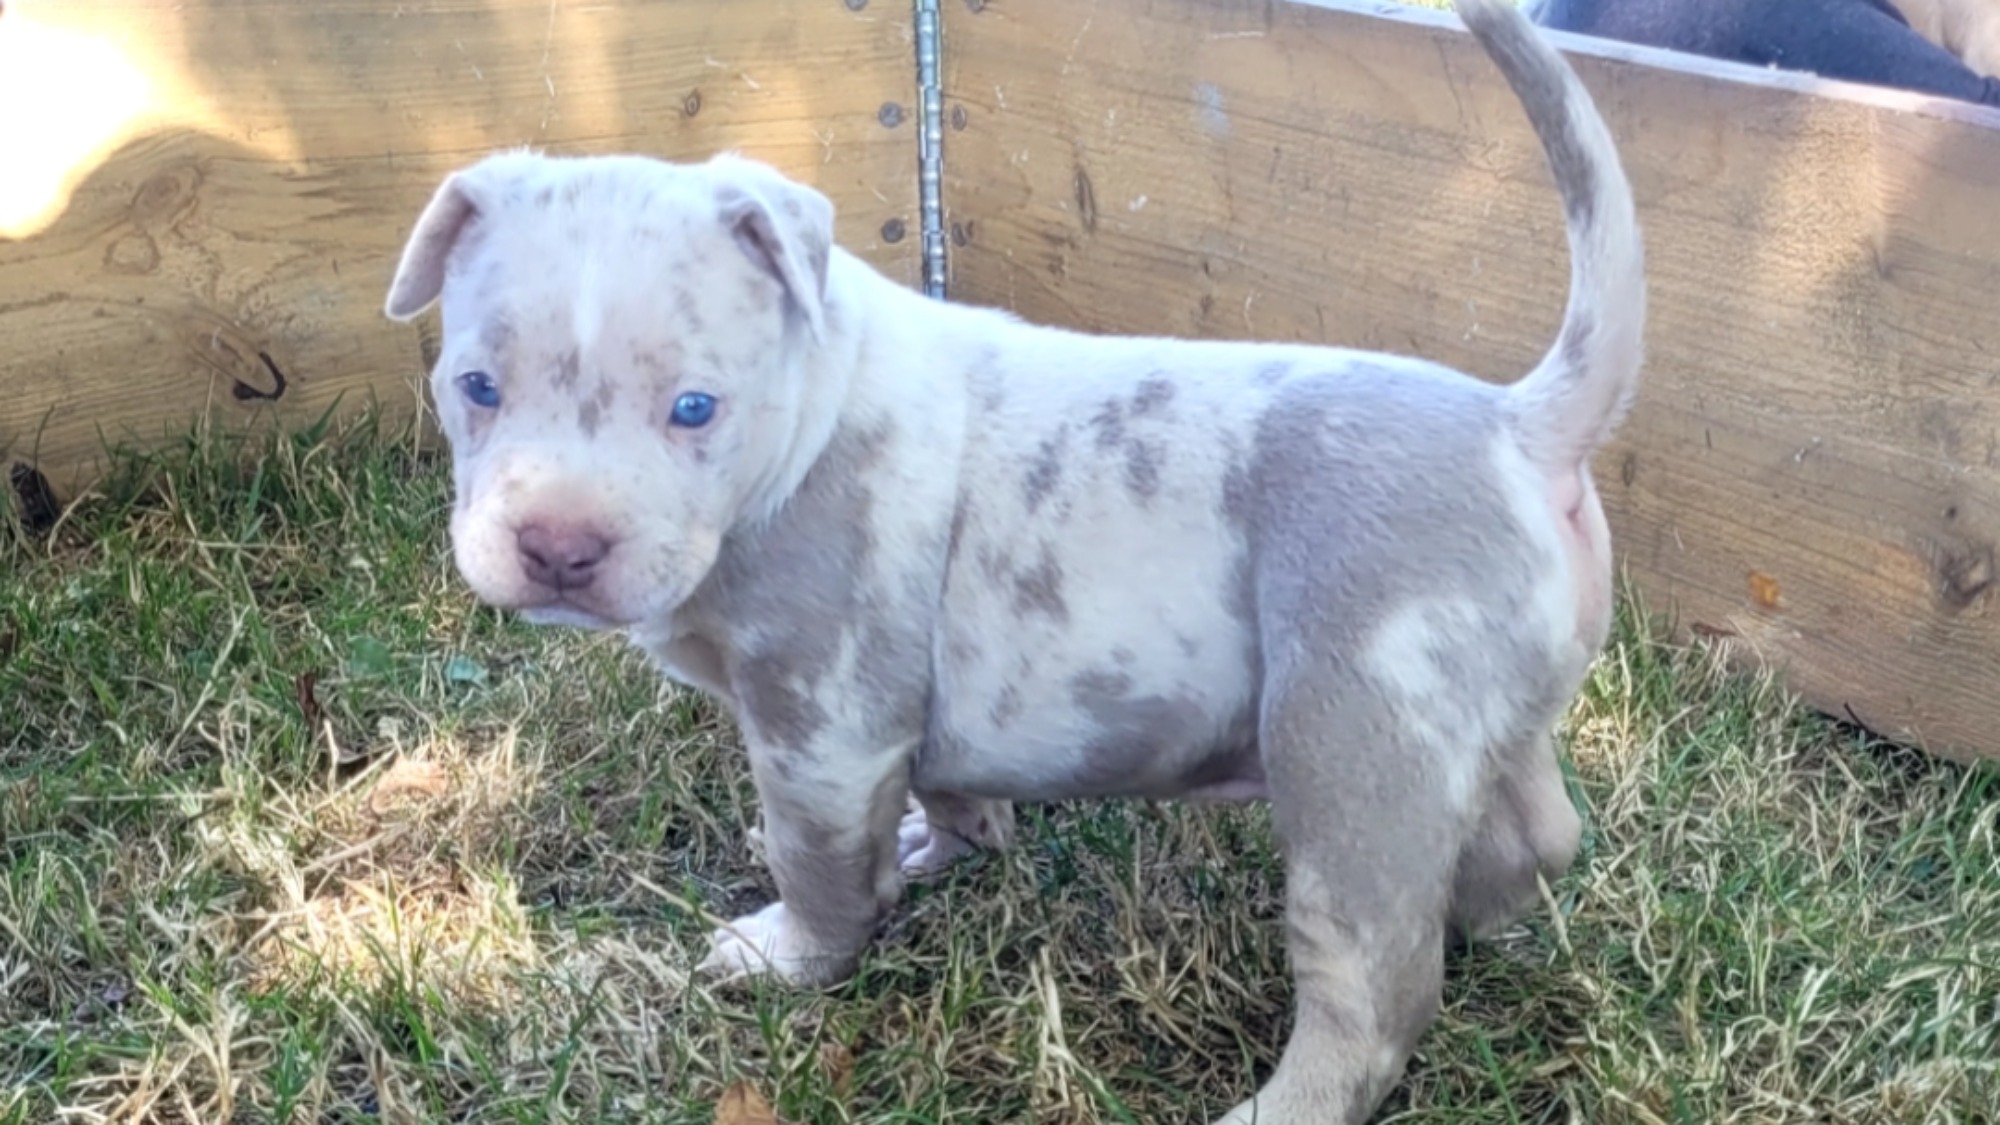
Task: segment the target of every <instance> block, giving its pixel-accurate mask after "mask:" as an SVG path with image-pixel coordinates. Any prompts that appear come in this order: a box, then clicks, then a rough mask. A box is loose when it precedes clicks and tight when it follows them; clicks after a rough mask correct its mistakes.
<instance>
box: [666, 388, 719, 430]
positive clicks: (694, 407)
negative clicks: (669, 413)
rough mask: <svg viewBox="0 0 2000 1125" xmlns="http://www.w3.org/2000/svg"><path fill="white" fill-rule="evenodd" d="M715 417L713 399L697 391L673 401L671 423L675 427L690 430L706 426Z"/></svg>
mask: <svg viewBox="0 0 2000 1125" xmlns="http://www.w3.org/2000/svg"><path fill="white" fill-rule="evenodd" d="M713 417H715V398H714V396H712V395H705V394H702V393H701V392H699V391H690V392H688V393H687V394H684V395H682V396H681V397H679V398H677V399H675V400H674V413H673V421H674V425H676V426H686V427H687V428H688V429H690V430H695V429H700V428H701V427H703V426H706V425H708V420H709V419H710V418H713Z"/></svg>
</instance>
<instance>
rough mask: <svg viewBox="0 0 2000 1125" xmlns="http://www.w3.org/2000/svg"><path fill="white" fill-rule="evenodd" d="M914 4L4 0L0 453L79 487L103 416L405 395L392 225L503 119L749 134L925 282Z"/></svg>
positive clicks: (695, 154) (653, 148) (571, 126)
mask: <svg viewBox="0 0 2000 1125" xmlns="http://www.w3.org/2000/svg"><path fill="white" fill-rule="evenodd" d="M912 21H913V15H912V12H911V10H910V6H909V5H908V4H897V3H889V2H886V0H875V2H874V3H866V4H862V5H861V6H860V10H859V11H856V10H852V7H851V6H850V4H848V3H845V2H843V0H733V2H732V3H728V4H718V3H714V2H713V0H654V2H650V3H642V2H638V0H401V2H397V0H314V2H313V3H309V4H307V3H298V2H297V0H182V2H179V3H174V4H162V3H154V2H152V0H6V4H5V11H4V14H0V104H4V105H6V106H7V107H8V109H7V112H6V113H5V114H4V115H0V168H4V169H5V171H4V173H0V386H4V387H5V394H4V396H0V453H4V454H5V455H6V458H7V459H10V460H11V459H28V460H31V461H35V462H38V463H39V467H40V468H41V469H42V470H43V471H44V472H45V473H47V474H48V475H49V476H50V477H51V478H52V480H53V481H54V482H55V483H56V484H57V485H58V486H59V489H60V490H61V491H64V492H67V491H68V490H71V489H74V488H76V487H78V486H79V485H82V484H83V483H85V482H87V481H89V480H90V479H92V477H93V475H94V474H95V473H96V472H97V471H98V468H99V459H98V456H97V455H98V454H99V452H100V451H101V449H102V448H103V445H102V443H101V441H100V437H101V438H103V439H105V440H130V441H135V442H138V443H141V444H146V443H151V442H154V441H157V440H159V439H160V438H161V437H163V436H165V435H168V434H173V433H179V432H185V430H186V428H187V427H188V426H189V425H190V423H191V421H192V420H193V419H195V418H197V417H202V416H207V417H209V418H211V419H212V420H213V421H214V422H215V423H216V424H218V425H223V426H232V427H241V426H250V425H254V424H259V423H262V422H266V421H278V422H282V423H286V424H291V423H296V422H297V421H299V420H301V419H311V418H314V417H317V416H318V415H319V414H320V413H321V412H322V411H324V410H325V409H326V408H327V406H328V405H329V404H330V403H333V402H334V401H335V398H336V396H340V395H345V396H346V401H353V402H356V403H359V402H362V401H365V400H366V398H367V397H368V396H369V395H371V394H372V395H373V396H374V397H375V398H376V400H377V401H378V402H381V403H383V404H385V405H386V406H388V407H391V408H394V409H398V410H407V409H414V408H416V407H417V406H418V405H419V404H420V403H421V401H422V399H421V395H420V392H419V390H418V388H419V386H420V384H421V380H422V376H423V373H424V369H425V366H426V362H425V351H426V347H427V341H426V334H427V333H429V332H431V331H432V328H431V325H430V323H429V322H426V323H422V324H420V325H418V326H398V325H394V324H391V323H390V322H388V321H386V320H384V319H383V317H382V315H381V312H380V309H381V304H382V300H383V297H384V294H385V293H386V291H387V286H388V282H389V277H390V275H391V273H392V272H393V269H394V265H395V260H396V255H397V253H398V251H399V250H400V249H401V243H402V239H403V238H404V237H405V236H406V235H407V234H408V232H409V229H410V225H411V224H412V223H413V222H414V221H415V219H416V216H417V213H418V210H419V209H420V208H421V207H422V205H423V203H424V201H425V200H426V199H427V198H428V196H429V194H430V192H431V191H432V190H433V189H434V188H435V187H436V185H437V183H438V181H439V179H440V178H442V177H443V176H444V175H445V174H446V173H447V172H448V171H450V170H451V169H452V168H454V167H456V166H459V165H461V164H463V163H466V162H469V161H471V160H473V159H476V158H477V157H479V156H481V155H484V154H485V153H487V152H489V151H492V150H495V149H500V148H506V147H512V146H519V145H532V146H535V147H538V148H541V149H544V150H547V151H551V152H561V153H582V152H620V151H635V152H643V153H649V154H653V155H659V156H667V157H677V158H686V159H700V158H705V157H706V156H708V155H709V154H711V153H712V152H714V151H716V150H717V149H721V148H725V147H733V148H737V149H739V150H741V151H743V152H745V153H746V154H748V155H751V156H756V157H759V158H762V159H767V160H770V161H772V162H773V163H775V164H777V165H779V166H780V167H782V168H783V169H784V170H785V171H787V172H789V173H791V174H793V175H795V176H798V177H800V178H801V179H803V180H805V181H807V182H809V183H812V184H813V185H815V186H817V187H818V188H820V189H821V190H823V191H825V192H827V193H828V194H829V195H830V196H831V197H832V198H833V200H834V202H835V204H836V206H837V207H838V209H839V215H840V218H839V230H838V234H839V237H840V238H841V240H842V241H843V243H844V244H845V245H847V246H848V247H850V248H851V249H853V250H855V251H857V252H859V253H861V254H863V255H865V256H867V257H868V258H870V259H871V260H872V261H874V262H875V263H876V264H877V265H879V266H881V267H883V268H884V269H886V270H887V271H888V272H890V273H891V274H893V275H895V276H896V277H898V278H901V279H904V280H906V281H910V282H915V281H916V280H917V278H918V276H919V274H918V260H919V255H920V242H921V239H920V238H919V236H918V234H917V232H918V231H919V230H920V229H921V224H920V222H919V212H918V199H917V174H916V165H917V157H916V134H915V117H914V114H913V113H911V112H910V110H911V108H912V105H913V99H914V97H915V92H916V73H915V64H914V62H913V61H912V60H913V58H914V56H913V54H912V48H911V34H912ZM888 103H894V104H895V106H896V107H897V109H898V110H900V111H901V112H900V116H899V115H898V114H897V113H896V112H894V111H891V112H889V113H886V114H885V113H884V112H883V107H884V106H885V104H888ZM898 224H900V226H901V228H902V229H903V230H907V231H908V232H910V233H909V234H908V236H907V237H903V236H901V235H900V234H899V235H898V237H897V239H896V240H895V241H891V240H889V239H888V238H886V237H885V235H884V227H885V225H888V226H890V227H891V229H892V231H893V230H894V228H895V227H896V226H897V225H898ZM267 357H268V358H267ZM281 377H282V387H283V392H282V394H279V395H277V397H276V398H275V399H273V398H271V397H269V396H272V395H273V394H274V393H276V392H277V391H278V389H279V387H280V383H279V379H280V378H281Z"/></svg>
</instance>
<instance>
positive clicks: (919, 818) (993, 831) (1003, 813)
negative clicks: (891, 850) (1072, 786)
mask: <svg viewBox="0 0 2000 1125" xmlns="http://www.w3.org/2000/svg"><path fill="white" fill-rule="evenodd" d="M1013 842H1014V805H1013V803H1012V802H1010V801H994V800H986V799H983V798H978V797H964V796H960V795H958V794H956V793H932V792H925V791H922V790H917V791H913V792H912V793H911V794H910V808H909V811H908V812H906V813H904V814H903V823H902V827H901V828H900V829H899V830H898V832H897V848H896V853H897V860H898V862H899V863H900V864H901V866H902V868H903V873H904V874H905V875H928V874H931V873H933V872H937V871H941V870H943V869H944V868H946V867H949V866H951V864H952V863H954V862H956V861H957V860H958V859H960V858H961V857H963V856H966V855H970V854H971V853H972V852H974V851H976V850H978V849H979V848H991V849H993V850H996V851H997V850H1000V849H1003V848H1005V847H1007V846H1008V845H1010V844H1012V843H1013Z"/></svg>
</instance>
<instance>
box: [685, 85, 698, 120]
mask: <svg viewBox="0 0 2000 1125" xmlns="http://www.w3.org/2000/svg"><path fill="white" fill-rule="evenodd" d="M681 112H682V113H685V114H687V115H688V116H689V117H693V116H694V115H695V114H697V113H700V112H701V91H700V90H696V91H694V92H693V93H691V94H689V95H688V96H687V97H686V98H684V99H682V101H681Z"/></svg>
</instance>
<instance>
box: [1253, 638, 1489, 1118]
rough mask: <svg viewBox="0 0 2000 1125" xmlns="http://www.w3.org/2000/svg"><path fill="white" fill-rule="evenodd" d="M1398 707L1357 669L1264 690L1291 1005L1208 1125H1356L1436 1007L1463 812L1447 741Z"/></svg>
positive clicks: (1473, 765)
mask: <svg viewBox="0 0 2000 1125" xmlns="http://www.w3.org/2000/svg"><path fill="white" fill-rule="evenodd" d="M1326 678H1331V677H1319V678H1318V679H1320V680H1322V681H1323V680H1324V679H1326ZM1399 710H1400V708H1399V707H1397V706H1396V705H1394V704H1392V703H1391V702H1390V701H1389V699H1388V697H1387V696H1386V695H1385V694H1384V693H1380V692H1376V691H1373V690H1371V686H1370V685H1369V684H1367V683H1365V682H1362V681H1360V679H1359V677H1356V678H1355V681H1354V682H1351V683H1349V684H1347V685H1345V689H1344V690H1343V688H1342V685H1339V684H1335V685H1333V690H1328V685H1327V684H1326V683H1324V682H1310V679H1306V678H1297V677H1295V678H1294V682H1293V683H1291V684H1289V685H1287V686H1286V687H1284V688H1282V689H1277V690H1267V693H1266V710H1265V714H1264V722H1263V731H1262V738H1263V746H1264V758H1265V768H1266V770H1267V772H1268V775H1269V778H1270V793H1271V814H1272V819H1273V822H1274V825H1275V827H1276V829H1277V832H1278V837H1279V842H1280V844H1281V846H1282V849H1283V853H1284V857H1285V882H1286V893H1285V925H1286V937H1287V948H1288V950H1289V952H1290V956H1291V963H1292V975H1293V981H1294V988H1295V994H1296V998H1297V999H1296V1016H1295V1017H1294V1024H1293V1029H1292V1035H1291V1039H1290V1041H1289V1042H1288V1043H1286V1045H1285V1050H1284V1053H1283V1055H1282V1056H1281V1057H1280V1059H1279V1062H1278V1066H1277V1069H1276V1070H1275V1071H1274V1072H1273V1073H1272V1075H1271V1077H1270V1080H1269V1081H1268V1082H1266V1083H1265V1084H1264V1086H1263V1088H1262V1089H1260V1090H1259V1091H1258V1092H1257V1094H1256V1096H1255V1097H1253V1098H1252V1099H1250V1100H1249V1101H1246V1102H1244V1103H1243V1104H1241V1105H1239V1106H1237V1107H1236V1108H1235V1109H1233V1110H1231V1111H1230V1112H1229V1113H1228V1114H1227V1115H1225V1116H1224V1117H1222V1118H1221V1119H1219V1120H1218V1121H1217V1123H1216V1125H1252V1123H1253V1122H1254V1123H1256V1125H1360V1123H1361V1122H1364V1121H1366V1120H1367V1119H1368V1117H1369V1115H1370V1114H1371V1113H1372V1112H1373V1111H1374V1109H1375V1107H1376V1106H1377V1105H1379V1104H1380V1103H1381V1101H1382V1098H1383V1097H1384V1096H1385V1095H1386V1094H1387V1093H1388V1091H1389V1090H1390V1088H1391V1087H1393V1086H1394V1085H1395V1083H1396V1082H1397V1080H1398V1079H1400V1078H1401V1076H1402V1074H1403V1069H1404V1067H1405V1065H1406V1064H1407V1062H1408V1060H1409V1057H1410V1053H1411V1052H1412V1051H1413V1050H1414V1049H1415V1047H1416V1043H1417V1040H1418V1038H1419V1037H1420V1036H1421V1035H1422V1034H1423V1032H1424V1030H1425V1029H1426V1028H1428V1027H1429V1026H1430V1023H1431V1020H1432V1019H1433V1017H1434V1016H1435V1015H1436V1013H1437V1010H1438V1005H1439V1003H1440V998H1441V994H1442V989H1443V981H1444V941H1443V934H1444V919H1445V910H1446V907H1447V905H1448V902H1449V897H1450V891H1451V874H1452V859H1453V857H1454V856H1455V854H1456V853H1457V851H1458V848H1459V846H1460V844H1461V841H1462V839H1463V837H1464V834H1465V828H1466V824H1467V821H1468V820H1469V812H1468V810H1467V809H1466V808H1464V807H1461V805H1462V802H1463V801H1464V799H1465V793H1464V787H1463V786H1460V785H1454V784H1450V783H1441V781H1440V776H1439V773H1440V770H1439V763H1440V761H1441V755H1443V754H1450V753H1457V752H1459V751H1457V750H1456V749H1455V748H1444V749H1441V748H1440V747H1438V746H1435V745H1430V744H1428V743H1427V741H1426V739H1424V738H1423V737H1421V736H1419V735H1417V734H1415V733H1412V732H1413V731H1415V730H1418V729H1424V728H1421V727H1420V726H1419V725H1417V724H1411V723H1409V722H1406V721H1405V719H1406V716H1405V715H1402V714H1399V713H1398V711H1399ZM1428 729H1429V730H1431V731H1432V732H1435V729H1436V728H1434V727H1432V728H1428ZM1462 752H1463V753H1464V754H1465V755H1467V757H1466V758H1464V759H1459V758H1453V759H1452V760H1451V761H1450V762H1447V763H1446V765H1448V766H1457V767H1458V768H1462V769H1471V770H1476V769H1477V758H1478V754H1479V749H1478V748H1477V747H1472V748H1468V749H1465V750H1463V751H1462ZM1467 762H1470V764H1465V763H1467Z"/></svg>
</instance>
